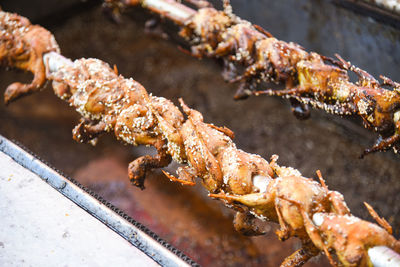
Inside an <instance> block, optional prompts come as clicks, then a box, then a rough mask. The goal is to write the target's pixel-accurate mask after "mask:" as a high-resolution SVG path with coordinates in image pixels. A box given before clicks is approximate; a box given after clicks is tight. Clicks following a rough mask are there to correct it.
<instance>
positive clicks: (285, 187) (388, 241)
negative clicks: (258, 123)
mask: <svg viewBox="0 0 400 267" xmlns="http://www.w3.org/2000/svg"><path fill="white" fill-rule="evenodd" d="M16 21H20V22H23V23H16ZM0 28H2V29H5V32H3V33H2V34H1V35H0V48H5V49H0V60H1V62H3V64H5V65H6V66H9V67H17V68H20V69H24V70H29V71H31V72H32V73H34V75H35V76H36V75H37V73H38V72H39V73H45V77H46V79H47V80H49V81H51V82H52V84H53V89H54V91H55V93H56V94H57V95H58V96H59V97H60V98H62V99H64V100H66V101H68V102H69V103H70V105H71V106H73V107H75V108H76V110H77V111H78V112H79V113H80V114H81V115H82V117H83V119H82V121H81V123H80V124H79V125H78V126H77V127H76V128H75V129H74V139H76V140H77V141H79V142H90V141H92V140H94V139H96V138H97V137H98V136H99V135H100V134H102V133H106V132H109V133H114V134H115V136H116V138H117V139H119V140H121V141H123V142H125V143H128V144H132V145H150V146H154V147H155V148H156V149H157V151H158V153H157V155H156V156H153V157H151V156H143V157H140V158H138V159H136V160H134V161H133V162H132V163H131V164H130V166H129V176H130V178H131V181H132V183H133V184H135V185H137V186H139V187H143V183H144V178H145V175H146V172H147V171H149V170H150V169H154V168H161V167H164V166H166V165H168V164H169V163H170V161H171V159H174V160H175V161H178V162H180V163H183V164H185V166H184V167H181V168H179V169H178V171H177V173H178V176H179V177H178V178H175V177H173V176H171V175H170V174H168V175H167V177H169V178H171V179H172V180H175V181H177V182H180V183H182V184H186V185H193V184H195V182H196V178H197V177H198V178H200V180H201V182H202V184H203V186H204V187H205V188H206V189H207V190H208V192H209V196H210V197H212V198H215V199H220V200H221V201H223V202H224V203H225V204H226V205H227V206H228V207H231V208H233V209H234V210H236V211H237V215H236V218H235V222H234V223H235V228H236V229H237V230H238V231H240V232H242V233H243V234H246V235H258V234H263V232H262V231H260V230H259V229H258V228H257V227H255V224H253V220H254V219H255V217H257V218H259V219H261V220H269V221H272V222H276V223H278V224H279V225H280V230H278V231H277V235H278V237H279V238H280V239H281V240H282V241H283V240H286V239H288V238H290V237H294V236H295V237H298V238H299V239H300V240H301V241H302V248H301V249H300V250H298V251H296V252H294V253H293V254H292V255H291V256H289V257H288V258H287V259H286V260H285V261H284V262H283V265H284V266H300V265H301V264H302V263H304V262H306V261H307V260H308V259H310V258H311V257H313V256H315V255H317V254H319V253H320V252H324V253H325V254H326V256H327V257H328V258H329V260H330V262H331V264H332V265H336V264H337V262H336V260H335V259H334V258H333V255H336V256H337V258H338V260H339V261H340V262H341V263H342V264H344V265H367V264H369V263H375V262H386V261H388V260H389V259H390V260H394V261H397V260H398V255H397V253H400V242H399V241H398V240H396V239H395V238H394V237H393V236H392V235H391V233H390V232H389V230H388V229H389V227H388V224H387V222H386V221H385V220H384V219H382V218H379V216H378V214H377V213H376V212H375V211H374V210H373V208H372V207H371V206H369V211H370V212H371V215H372V216H373V218H375V219H376V221H377V222H378V224H380V226H378V225H377V224H374V223H371V222H367V221H364V220H361V219H359V218H357V217H355V216H353V215H351V213H350V211H349V209H348V208H347V205H346V203H345V202H344V200H343V196H342V195H341V194H340V193H339V192H337V191H331V190H329V189H328V188H327V186H326V184H325V182H324V181H323V178H322V175H321V174H320V173H319V172H318V176H319V179H320V181H321V182H320V183H317V182H315V181H314V180H313V179H310V178H305V177H303V176H302V175H301V174H300V172H299V171H298V170H295V169H293V168H290V167H283V166H279V165H278V164H277V162H276V161H277V159H278V157H277V156H273V157H271V161H270V162H268V161H266V160H265V159H263V158H262V157H260V156H258V155H254V154H249V153H246V152H244V151H242V150H239V149H237V148H236V145H235V144H234V142H233V140H232V139H231V138H232V137H233V133H232V131H230V130H228V129H227V128H221V127H218V126H215V125H211V124H208V123H205V122H204V120H203V116H202V114H201V113H200V112H198V111H196V110H194V109H191V108H189V107H188V106H187V105H186V104H185V103H184V102H183V100H182V99H180V103H181V107H182V109H183V111H184V113H186V115H187V119H185V118H184V117H183V114H182V112H181V111H180V110H179V108H178V107H176V106H175V105H173V104H172V102H170V101H169V100H166V99H164V98H161V97H156V96H152V95H151V94H148V93H147V91H146V90H145V88H143V86H141V85H140V84H139V83H138V82H136V81H134V80H133V79H126V78H124V77H123V76H121V75H118V74H117V73H116V71H115V69H112V68H110V66H109V65H108V64H107V63H105V62H103V61H101V60H98V59H84V58H83V59H79V60H75V61H71V60H69V59H67V58H65V57H63V56H62V55H60V54H59V49H58V45H57V44H56V43H55V41H54V38H53V36H52V35H51V34H50V33H49V32H48V31H47V30H45V29H43V28H41V27H39V26H34V25H30V24H29V23H28V22H27V21H26V20H25V19H24V18H22V17H19V16H17V15H15V14H9V13H5V12H0ZM31 31H34V32H35V33H36V34H35V35H32V34H30V33H31ZM37 40H41V42H37ZM21 42H23V43H24V44H25V46H23V48H22V49H23V51H19V52H22V53H23V54H24V57H22V58H21V57H18V55H19V54H18V53H15V52H16V50H15V49H16V48H19V47H20V46H18V45H19V44H20V43H21ZM5 44H7V46H5ZM32 84H34V83H32ZM10 88H11V89H10ZM26 88H29V90H26ZM37 90H38V87H36V86H28V87H27V86H25V85H23V84H18V86H15V85H14V86H13V85H12V86H11V87H8V88H7V91H6V94H7V93H8V94H7V95H8V96H11V97H9V98H8V101H12V100H15V99H17V98H19V97H22V96H24V95H26V94H29V93H32V92H34V91H37ZM9 91H11V92H12V93H11V94H10V93H9ZM382 222H385V223H382ZM390 229H391V228H390ZM344 244H345V245H344ZM382 246H383V247H385V248H384V249H379V248H378V247H382ZM370 248H377V249H373V250H372V249H370ZM389 249H390V250H393V251H395V253H396V254H395V255H394V256H393V255H389V258H388V257H387V256H385V255H387V254H389V253H388V251H389ZM377 255H378V256H377ZM375 258H379V259H378V260H375Z"/></svg>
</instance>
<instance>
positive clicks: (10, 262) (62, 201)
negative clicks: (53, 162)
mask: <svg viewBox="0 0 400 267" xmlns="http://www.w3.org/2000/svg"><path fill="white" fill-rule="evenodd" d="M0 266H158V265H157V263H156V262H154V261H153V260H152V259H150V258H149V257H148V256H147V255H145V254H144V253H142V252H141V251H140V250H139V249H137V248H136V247H134V246H132V245H131V244H130V243H129V242H127V241H126V240H125V239H123V238H122V237H121V236H119V235H118V234H116V233H115V232H114V231H112V230H111V229H109V228H108V227H106V226H105V225H104V224H103V223H101V222H100V221H98V220H97V219H95V218H94V217H92V216H91V215H90V214H88V213H87V212H86V211H84V210H82V209H81V208H80V207H78V206H77V205H75V204H74V203H73V202H71V201H70V200H69V199H67V198H65V197H64V196H63V195H62V194H60V193H59V192H57V191H56V190H54V189H53V188H52V187H51V186H50V185H48V184H47V183H45V182H44V181H43V180H42V179H41V178H40V177H38V176H37V175H36V174H34V173H32V172H30V171H29V170H27V169H25V168H23V167H21V166H20V165H19V164H17V163H16V162H15V161H14V160H13V159H11V158H10V157H9V156H7V155H6V154H4V153H2V152H0Z"/></svg>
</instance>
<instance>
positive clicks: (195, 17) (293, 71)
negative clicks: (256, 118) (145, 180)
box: [105, 0, 400, 156]
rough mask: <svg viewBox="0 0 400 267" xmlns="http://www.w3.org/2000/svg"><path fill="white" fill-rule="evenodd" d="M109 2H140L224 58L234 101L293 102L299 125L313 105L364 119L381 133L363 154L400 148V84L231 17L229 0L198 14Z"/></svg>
mask: <svg viewBox="0 0 400 267" xmlns="http://www.w3.org/2000/svg"><path fill="white" fill-rule="evenodd" d="M105 2H106V6H114V7H115V6H116V5H119V6H124V7H127V6H131V5H137V4H141V5H142V6H143V7H145V8H148V9H150V10H152V11H154V12H157V13H159V14H160V15H161V16H162V17H166V18H168V19H171V20H173V21H174V22H175V23H177V24H178V25H180V26H181V28H182V30H181V31H180V35H181V36H182V37H184V38H185V39H186V40H187V41H188V42H189V44H190V45H191V48H190V51H188V52H189V53H190V54H191V55H193V56H195V57H198V58H202V57H208V58H219V59H222V60H223V62H224V77H225V78H226V79H227V80H228V81H230V82H238V83H239V88H238V90H237V92H236V95H235V98H236V99H244V98H247V97H248V96H249V95H261V94H265V95H271V96H272V95H274V96H281V97H284V98H288V99H289V100H290V103H291V105H292V111H293V113H294V114H295V115H296V117H297V118H299V119H306V118H308V117H309V116H310V110H309V106H312V107H314V108H318V109H323V110H325V111H326V112H328V113H332V114H337V115H340V116H345V115H346V116H347V115H358V116H359V117H361V118H362V120H363V124H364V126H365V127H366V128H368V129H371V130H373V131H375V132H377V133H378V134H379V136H378V139H377V141H376V144H375V145H374V146H373V147H372V148H369V149H366V150H365V151H364V152H363V154H362V156H364V155H366V154H368V153H371V152H376V151H385V150H388V149H390V148H393V150H394V151H395V152H397V151H398V150H399V148H400V121H399V120H400V84H399V83H396V82H393V81H392V80H390V79H389V78H387V77H384V76H381V79H382V82H381V83H380V82H379V81H377V80H376V79H375V78H374V77H373V76H372V75H370V74H369V73H367V72H366V71H364V70H362V69H359V68H357V67H355V66H353V65H352V64H351V63H350V62H347V61H345V60H343V59H342V58H341V57H340V56H339V55H336V57H337V58H336V59H333V58H328V57H324V56H321V55H319V54H317V53H314V52H307V51H305V50H304V49H303V48H302V47H301V46H300V45H298V44H295V43H292V42H284V41H280V40H278V39H276V38H274V37H273V36H272V35H271V34H270V33H269V32H267V31H266V30H264V29H262V28H261V27H259V26H257V25H252V24H251V23H250V22H248V21H246V20H243V19H241V18H239V17H237V16H236V15H235V14H233V13H232V7H231V6H230V4H229V1H228V0H224V10H223V11H218V10H216V9H214V8H212V7H204V3H202V4H200V2H204V1H200V2H199V1H190V2H194V3H199V5H198V6H199V7H200V8H199V10H198V11H195V10H193V9H191V10H188V8H187V7H186V6H184V5H183V4H180V3H178V2H176V1H174V0H141V1H129V0H106V1H105ZM166 6H170V7H171V8H169V9H168V8H166ZM182 13H184V14H185V15H182ZM349 72H354V73H355V74H356V75H357V76H358V81H357V82H355V83H352V82H351V81H350V78H349ZM264 83H276V84H283V85H285V89H280V90H274V89H268V90H262V91H257V89H258V88H259V87H260V86H263V84H264ZM383 86H386V87H391V89H392V90H390V89H386V88H384V87H383Z"/></svg>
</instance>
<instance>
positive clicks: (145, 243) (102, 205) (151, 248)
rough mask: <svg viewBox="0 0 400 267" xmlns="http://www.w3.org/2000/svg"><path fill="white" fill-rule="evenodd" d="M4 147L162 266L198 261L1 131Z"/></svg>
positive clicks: (20, 161)
mask: <svg viewBox="0 0 400 267" xmlns="http://www.w3.org/2000/svg"><path fill="white" fill-rule="evenodd" d="M0 151H2V152H3V153H5V154H7V155H8V156H10V157H11V158H12V159H13V160H15V161H16V162H17V163H19V164H20V165H21V166H23V167H25V168H27V169H29V170H31V171H32V172H33V173H35V174H37V175H38V176H40V177H41V178H42V179H43V180H44V181H45V182H46V183H48V184H49V185H51V186H52V187H53V188H54V189H56V190H57V191H58V192H60V193H61V194H63V195H64V196H65V197H67V198H68V199H70V200H71V201H72V202H74V203H75V204H77V205H78V206H79V207H81V208H82V209H84V210H85V211H87V212H88V213H89V214H91V215H92V216H94V217H95V218H97V219H98V220H99V221H101V222H102V223H104V224H105V225H107V226H108V227H109V228H111V229H112V230H113V231H115V232H116V233H118V234H119V235H120V236H122V237H123V238H124V239H126V240H127V241H128V242H130V243H131V244H132V245H134V246H135V247H137V248H139V249H140V250H141V251H143V252H144V253H145V254H146V255H148V256H149V257H150V258H152V259H153V260H154V261H156V262H157V263H159V264H160V265H162V266H189V265H192V266H195V265H197V264H196V263H195V262H194V261H192V260H191V259H190V258H188V257H187V256H185V255H184V254H183V253H182V252H180V251H178V250H177V249H175V248H173V247H172V246H170V245H169V244H167V243H166V242H165V241H164V240H162V239H160V238H159V237H158V236H157V235H155V234H154V233H153V232H151V231H150V230H148V229H147V228H146V227H145V226H143V225H141V224H140V223H138V222H136V221H134V220H133V219H132V218H130V217H129V216H127V215H126V214H124V213H123V212H122V211H120V210H118V209H117V208H115V207H113V206H112V205H111V204H110V203H108V202H106V201H105V200H104V199H102V198H101V197H98V196H97V195H95V194H94V193H91V192H90V191H89V190H88V189H86V188H84V187H83V186H82V185H80V184H79V183H77V182H76V181H73V180H72V179H67V178H65V177H64V176H62V175H60V173H59V172H58V171H56V170H54V169H52V168H50V167H49V166H48V165H47V164H45V163H43V162H42V161H40V160H39V159H38V158H37V157H35V156H33V155H32V154H28V153H27V152H26V151H24V150H23V149H22V148H20V147H19V146H17V145H16V144H14V143H12V142H11V141H9V140H7V139H6V138H4V137H3V136H1V135H0Z"/></svg>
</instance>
